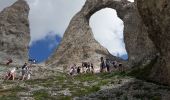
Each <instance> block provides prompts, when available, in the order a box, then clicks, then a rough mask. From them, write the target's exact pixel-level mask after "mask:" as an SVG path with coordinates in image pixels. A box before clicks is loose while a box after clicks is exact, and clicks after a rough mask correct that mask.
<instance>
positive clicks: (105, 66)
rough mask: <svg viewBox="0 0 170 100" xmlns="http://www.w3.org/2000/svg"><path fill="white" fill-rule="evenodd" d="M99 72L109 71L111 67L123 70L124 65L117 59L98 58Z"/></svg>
mask: <svg viewBox="0 0 170 100" xmlns="http://www.w3.org/2000/svg"><path fill="white" fill-rule="evenodd" d="M100 61H101V62H100V72H110V71H111V68H113V67H114V68H115V69H118V71H121V72H122V71H124V67H123V65H122V63H119V62H117V61H111V60H109V59H104V58H103V57H101V58H100Z"/></svg>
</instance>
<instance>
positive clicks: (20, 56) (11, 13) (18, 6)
mask: <svg viewBox="0 0 170 100" xmlns="http://www.w3.org/2000/svg"><path fill="white" fill-rule="evenodd" d="M28 13H29V6H28V4H27V3H26V1H24V0H18V1H17V2H16V3H14V4H13V5H12V6H10V7H8V8H5V9H4V10H3V11H2V12H0V64H4V62H5V61H7V59H9V58H12V59H13V60H14V61H15V63H16V64H21V63H23V61H27V59H28V45H29V40H30V29H29V21H28Z"/></svg>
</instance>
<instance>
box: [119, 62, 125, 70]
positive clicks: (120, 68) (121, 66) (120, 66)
mask: <svg viewBox="0 0 170 100" xmlns="http://www.w3.org/2000/svg"><path fill="white" fill-rule="evenodd" d="M118 66H119V71H121V72H123V71H124V67H123V65H122V63H119V65H118Z"/></svg>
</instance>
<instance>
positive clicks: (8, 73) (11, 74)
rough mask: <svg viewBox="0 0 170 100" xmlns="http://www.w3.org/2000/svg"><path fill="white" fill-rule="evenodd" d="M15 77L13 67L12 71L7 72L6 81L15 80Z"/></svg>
mask: <svg viewBox="0 0 170 100" xmlns="http://www.w3.org/2000/svg"><path fill="white" fill-rule="evenodd" d="M15 75H16V68H15V67H13V68H12V69H10V70H9V72H7V74H6V79H7V80H9V79H12V80H15Z"/></svg>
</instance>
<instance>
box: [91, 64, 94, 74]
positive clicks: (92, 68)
mask: <svg viewBox="0 0 170 100" xmlns="http://www.w3.org/2000/svg"><path fill="white" fill-rule="evenodd" d="M91 72H92V74H93V73H94V66H93V63H91Z"/></svg>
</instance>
